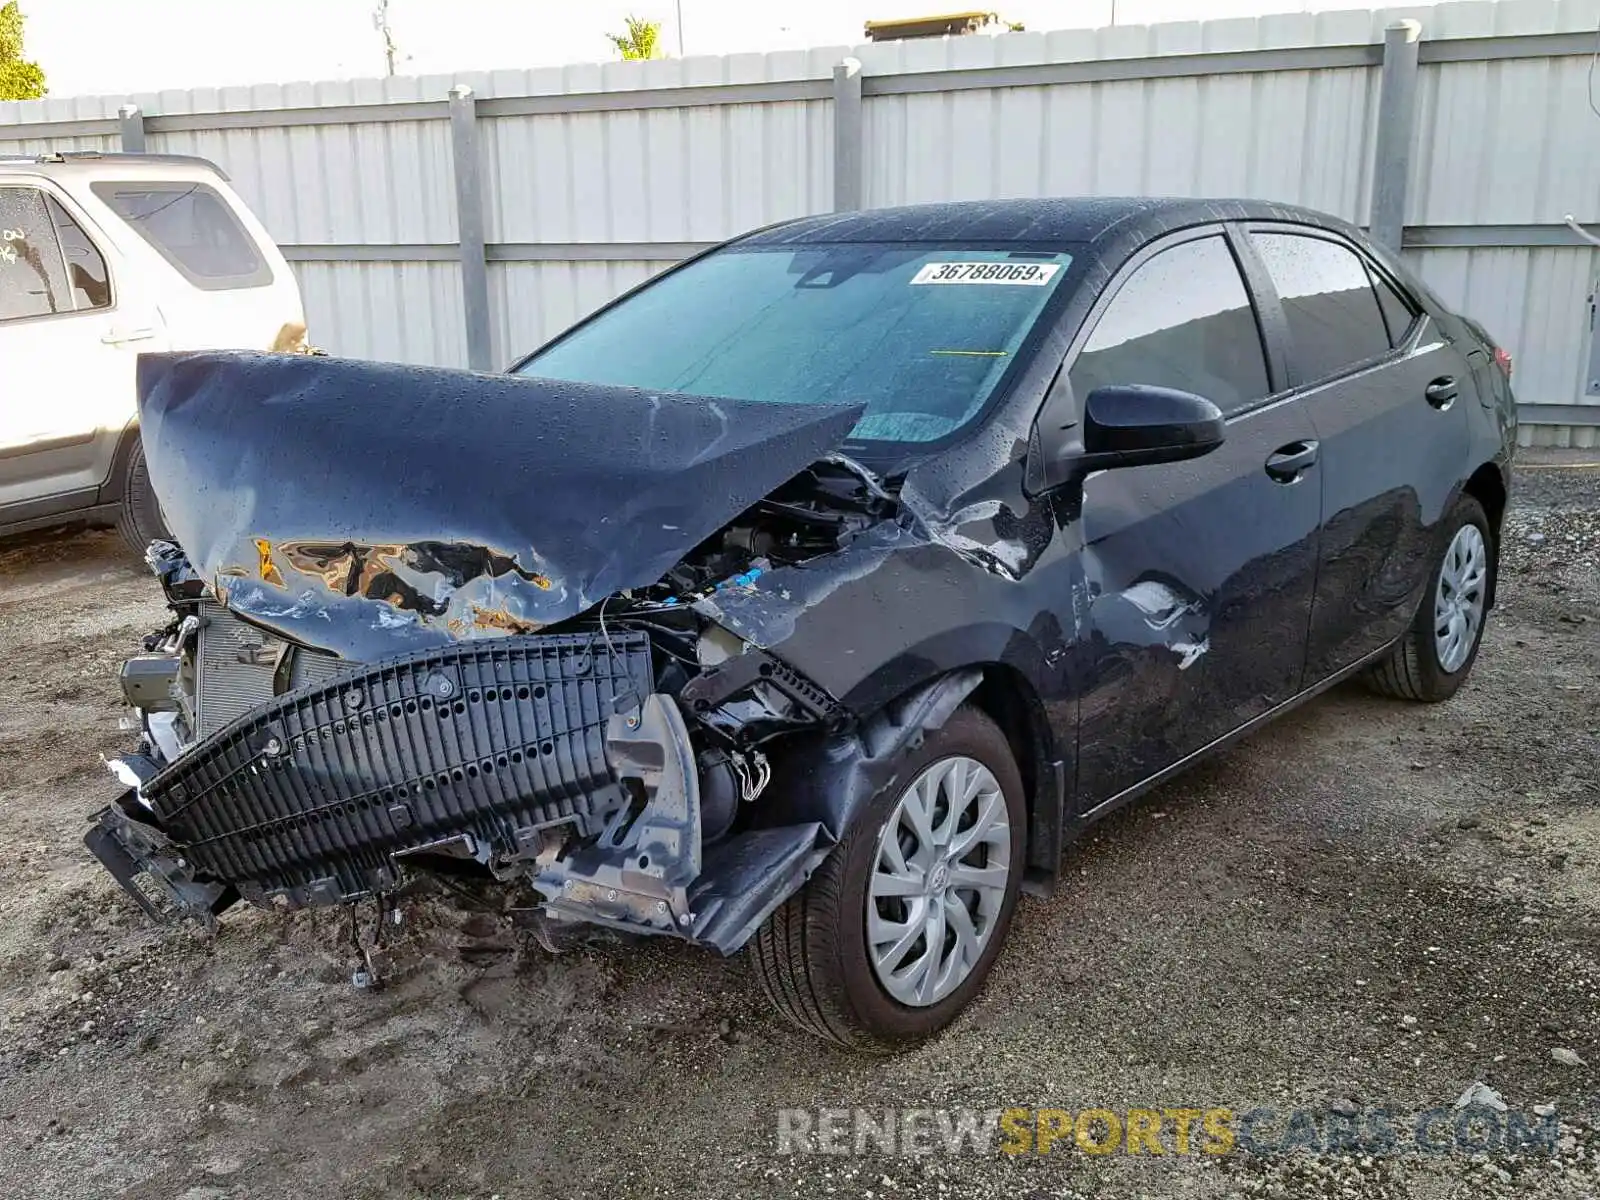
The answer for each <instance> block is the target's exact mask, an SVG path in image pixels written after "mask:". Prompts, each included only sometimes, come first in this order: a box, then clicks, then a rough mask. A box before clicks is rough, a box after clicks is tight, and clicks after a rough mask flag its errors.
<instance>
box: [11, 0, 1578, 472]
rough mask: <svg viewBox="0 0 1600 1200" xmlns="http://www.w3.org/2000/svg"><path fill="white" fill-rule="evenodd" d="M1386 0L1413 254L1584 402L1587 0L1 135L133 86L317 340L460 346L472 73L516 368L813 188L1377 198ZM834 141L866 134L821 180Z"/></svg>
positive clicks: (1447, 292)
mask: <svg viewBox="0 0 1600 1200" xmlns="http://www.w3.org/2000/svg"><path fill="white" fill-rule="evenodd" d="M1402 17H1405V18H1415V19H1417V20H1419V21H1421V22H1422V26H1423V28H1422V38H1421V41H1420V43H1417V44H1416V49H1417V50H1418V51H1419V59H1420V64H1421V65H1420V66H1419V67H1417V68H1415V71H1414V75H1413V71H1412V68H1410V67H1407V68H1406V78H1412V77H1414V78H1415V80H1416V97H1417V102H1416V118H1415V119H1416V130H1415V133H1414V135H1413V136H1412V137H1411V138H1410V139H1409V145H1410V147H1411V153H1410V166H1409V171H1408V172H1402V171H1399V170H1396V171H1394V172H1392V173H1389V174H1386V175H1385V176H1384V178H1385V179H1386V180H1399V181H1401V182H1402V183H1403V185H1404V190H1405V193H1406V194H1405V200H1406V204H1405V211H1404V215H1405V224H1406V241H1407V244H1408V245H1411V246H1413V247H1416V248H1413V249H1410V250H1408V251H1407V254H1408V257H1410V258H1411V259H1412V261H1413V262H1414V263H1415V264H1416V266H1417V268H1418V269H1419V271H1420V272H1421V273H1422V275H1423V277H1424V278H1426V279H1427V280H1428V281H1429V282H1430V284H1431V285H1432V286H1433V287H1435V288H1436V289H1437V290H1438V291H1439V292H1440V294H1441V295H1442V296H1443V297H1444V298H1445V299H1446V300H1447V301H1449V302H1450V303H1452V304H1456V305H1459V306H1460V307H1462V308H1463V309H1464V310H1465V311H1467V312H1470V313H1472V314H1474V315H1475V316H1477V317H1478V318H1479V319H1480V320H1482V321H1483V323H1484V324H1485V325H1486V326H1487V327H1488V328H1490V329H1491V330H1492V331H1493V332H1494V333H1495V334H1496V336H1498V337H1500V338H1502V339H1503V340H1504V342H1505V344H1506V346H1507V347H1508V348H1509V349H1510V350H1511V351H1512V353H1513V354H1514V355H1515V356H1516V361H1517V389H1518V394H1519V396H1520V397H1521V398H1522V400H1523V401H1524V402H1526V403H1529V404H1533V405H1536V404H1541V403H1542V404H1549V405H1564V406H1570V405H1576V404H1581V403H1586V402H1587V401H1585V400H1584V398H1583V397H1582V394H1581V387H1580V382H1579V381H1580V376H1581V359H1582V352H1583V347H1584V345H1585V344H1586V337H1587V324H1586V322H1587V315H1586V313H1587V309H1586V297H1587V296H1588V295H1589V294H1590V291H1591V289H1592V288H1593V286H1594V283H1595V279H1596V276H1597V274H1600V254H1597V253H1596V252H1595V251H1594V250H1592V249H1591V248H1589V247H1587V246H1584V245H1582V244H1581V243H1579V242H1578V241H1577V240H1576V239H1575V238H1573V237H1572V236H1571V235H1570V234H1569V233H1568V232H1567V231H1566V230H1565V229H1564V227H1562V226H1561V225H1560V220H1561V218H1562V216H1563V215H1564V214H1565V213H1567V212H1573V213H1576V214H1577V215H1578V216H1579V217H1580V218H1581V219H1584V220H1586V221H1588V222H1589V223H1591V224H1600V153H1597V152H1596V144H1597V141H1600V116H1596V114H1595V113H1594V112H1593V111H1591V109H1590V105H1589V96H1588V76H1589V70H1590V67H1591V65H1592V63H1593V61H1594V59H1593V57H1592V51H1593V49H1594V48H1595V38H1594V34H1595V31H1596V28H1597V26H1600V0H1499V2H1497V3H1493V4H1489V3H1462V4H1447V5H1440V6H1438V7H1421V8H1414V9H1390V10H1377V11H1371V12H1365V11H1358V12H1328V13H1287V14H1281V15H1277V16H1269V17H1261V18H1247V19H1239V20H1221V21H1207V22H1194V21H1190V22H1174V23H1170V24H1164V25H1153V26H1148V27H1146V26H1131V27H1130V26H1118V27H1114V28H1107V29H1100V30H1067V31H1059V32H1050V33H1026V34H1016V35H1008V36H1005V37H999V38H983V37H968V38H952V39H934V40H923V41H916V42H900V43H887V44H877V45H869V46H862V47H857V48H855V49H846V48H843V47H827V48H822V49H817V50H812V51H786V52H781V53H775V54H740V55H730V56H726V57H719V58H713V57H706V58H691V59H685V60H681V61H680V60H665V61H658V62H649V63H609V64H604V65H593V64H580V65H575V66H568V67H559V68H545V69H538V70H509V71H494V72H478V73H469V74H464V75H459V76H448V77H447V76H428V77H422V78H417V79H404V78H401V79H387V80H354V81H345V82H327V83H297V84H283V85H276V84H274V85H262V86H257V87H247V88H221V89H195V90H191V91H168V92H160V93H150V94H146V95H138V96H132V97H77V98H66V99H55V98H52V99H47V100H44V101H29V102H23V103H4V104H0V154H18V153H21V154H35V153H43V152H47V151H80V150H100V151H107V150H113V149H116V148H117V147H118V146H119V144H120V141H119V129H120V128H121V125H120V124H119V119H118V110H119V107H120V106H122V105H124V104H127V103H130V102H131V103H132V104H134V105H137V106H138V108H139V109H140V110H141V111H142V113H143V120H142V125H135V126H134V127H133V131H134V133H137V132H138V131H139V130H140V129H141V128H142V130H143V133H144V136H145V143H146V146H147V148H148V149H149V150H150V151H152V152H169V153H186V154H199V155H202V156H205V157H207V158H211V159H213V160H215V161H217V162H218V163H219V164H221V165H222V166H223V168H224V169H225V170H227V171H228V172H229V174H230V175H231V177H232V179H233V181H234V185H235V186H236V187H237V188H238V190H239V191H240V193H241V194H242V195H243V196H244V197H245V199H246V200H247V201H248V202H249V203H250V205H251V206H252V207H253V208H254V209H255V211H256V212H257V213H258V214H259V215H260V216H261V218H262V220H263V221H264V222H265V224H266V226H267V228H268V229H269V230H270V231H271V232H272V234H273V236H274V237H275V238H276V239H277V240H278V241H279V242H280V244H282V245H284V247H285V250H286V253H287V254H288V255H289V257H290V259H291V261H293V262H294V264H295V270H296V272H297V274H298V275H299V278H300V280H301V285H302V290H303V292H304V294H305V300H306V308H307V313H308V317H309V322H310V325H311V330H312V337H313V339H314V340H315V341H316V342H318V343H319V344H321V345H323V346H326V347H327V348H329V349H331V350H333V351H335V352H337V353H342V354H354V355H363V356H370V357H377V358H385V359H394V360H397V361H402V362H418V363H423V362H431V363H439V364H448V365H465V363H466V362H467V346H468V343H469V339H468V338H467V336H466V333H465V330H464V328H463V321H464V318H463V307H464V305H465V304H466V299H468V298H470V297H466V296H465V293H464V292H463V285H462V278H463V273H464V272H465V273H466V274H467V275H468V276H469V277H475V278H477V279H479V280H481V279H482V278H483V265H482V263H481V262H478V257H477V251H476V250H475V249H473V250H469V251H468V254H469V256H470V257H471V258H472V259H473V261H472V262H466V263H464V262H463V260H462V253H463V252H462V251H461V250H460V249H459V247H458V241H459V240H460V234H459V229H460V226H459V224H458V220H457V213H456V205H457V196H458V191H457V187H456V181H455V170H456V167H455V156H454V152H453V143H452V132H451V128H452V127H451V124H450V122H449V120H448V119H447V118H448V114H449V107H448V103H447V97H448V95H449V93H450V90H451V88H452V87H453V86H454V85H457V84H466V85H468V86H469V87H470V88H471V89H472V93H473V101H474V105H475V109H474V113H475V117H473V118H472V119H469V120H468V122H467V128H468V130H469V131H470V136H471V144H472V145H474V146H475V147H476V149H475V150H474V151H473V152H472V153H469V154H467V155H466V157H465V159H464V162H465V164H466V165H467V167H468V168H469V169H472V170H475V171H476V173H477V175H478V180H479V185H480V186H479V191H480V192H481V195H482V196H483V198H484V199H483V204H484V213H483V218H484V226H485V228H486V243H487V244H486V246H485V248H484V252H483V257H484V258H486V259H487V264H488V265H487V279H488V292H489V317H488V321H487V324H488V330H487V338H488V344H489V350H490V357H491V359H492V360H493V361H494V362H495V363H496V364H504V363H506V362H509V361H510V360H511V359H513V358H514V357H516V356H517V355H519V354H521V353H523V352H525V351H526V350H527V349H529V348H531V347H532V346H533V345H536V344H537V343H539V342H540V341H542V340H544V339H546V338H547V337H549V336H550V335H552V334H553V333H555V332H558V331H559V330H560V329H561V328H562V327H564V326H565V325H567V324H569V323H570V322H571V321H572V320H574V319H576V318H577V317H579V316H581V315H583V314H584V313H586V312H588V311H591V310H592V309H593V308H595V307H597V306H598V305H600V304H602V303H604V302H605V301H607V300H609V299H610V298H612V297H613V296H615V295H617V294H618V293H619V292H621V291H624V290H626V289H627V288H629V287H631V286H634V285H635V284H637V283H638V282H640V281H642V280H643V279H645V278H647V277H648V276H649V275H651V274H653V273H655V272H656V271H659V270H660V269H662V268H663V267H665V266H667V265H668V264H670V263H671V262H673V261H675V260H676V259H677V258H680V257H681V256H682V255H683V254H685V253H689V252H692V251H693V249H695V248H696V247H697V246H699V245H702V244H705V243H707V242H712V241H717V240H720V239H722V238H725V237H728V236H731V235H733V234H736V233H738V232H740V231H742V230H745V229H748V228H752V227H755V226H759V225H764V224H768V223H770V222H773V221H778V220H783V219H787V218H790V217H796V216H802V215H806V214H809V213H818V212H824V211H827V210H828V209H830V208H831V207H833V205H834V203H835V200H836V194H837V195H844V196H847V201H841V202H849V203H854V202H855V200H856V198H858V197H859V198H860V199H861V200H862V201H863V202H864V203H865V204H866V205H868V206H881V205H889V204H902V203H915V202H922V201H939V200H953V199H987V198H1001V197H1012V196H1029V195H1062V194H1075V193H1080V194H1099V195H1107V194H1115V193H1135V194H1138V193H1157V194H1176V195H1193V196H1226V195H1234V196H1251V197H1262V198H1268V199H1274V200H1282V201H1289V202H1293V203H1299V204H1304V205H1308V206H1310V207H1313V208H1318V209H1323V210H1326V211H1329V212H1333V213H1336V214H1338V215H1340V216H1343V217H1346V218H1349V219H1352V220H1355V221H1358V222H1363V223H1364V222H1365V221H1366V220H1367V218H1368V216H1369V211H1370V206H1371V202H1372V201H1371V198H1372V195H1373V191H1374V186H1373V185H1374V180H1373V172H1374V169H1375V168H1374V165H1373V164H1374V157H1375V154H1376V152H1377V151H1376V147H1377V142H1378V138H1377V128H1378V123H1379V121H1380V103H1379V101H1380V77H1381V74H1382V72H1381V65H1382V63H1383V61H1384V59H1383V55H1384V49H1383V47H1384V41H1385V29H1386V28H1388V27H1389V26H1390V25H1391V24H1392V23H1393V22H1394V21H1395V20H1396V19H1397V18H1402ZM847 55H851V56H853V57H854V58H855V59H858V60H859V62H860V64H861V66H860V71H859V72H858V73H857V72H854V71H853V69H846V70H845V71H844V73H843V74H842V75H841V76H840V77H839V78H840V79H843V80H845V81H847V82H848V84H849V86H850V87H851V88H852V89H857V90H853V91H851V92H850V94H849V97H848V103H844V102H843V100H841V102H840V103H835V101H834V100H833V97H834V96H835V94H836V93H835V88H837V87H839V86H841V85H840V84H839V82H838V81H837V80H836V78H835V73H834V68H835V66H836V65H838V64H840V63H841V62H842V60H844V59H845V57H846V56H847ZM1391 66H1393V60H1391ZM838 94H839V95H840V96H841V97H844V95H845V94H844V93H838ZM857 98H859V108H858V107H857V103H858V101H857ZM841 112H842V113H844V114H845V115H844V117H843V119H842V121H841V122H838V127H837V128H836V117H837V116H838V114H839V113H841ZM857 112H859V125H857V124H856V123H855V120H854V119H853V115H854V114H855V113H857ZM8 126H9V127H10V130H9V134H10V136H8V128H7V127H8ZM1387 127H1388V128H1401V126H1400V125H1398V124H1397V123H1395V122H1392V121H1391V122H1390V123H1389V125H1388V126H1387ZM458 133H459V130H458ZM462 136H463V137H465V136H466V135H462ZM462 144H463V145H466V144H468V143H467V142H465V141H463V143H462ZM1390 144H1391V146H1399V147H1402V148H1403V147H1405V146H1406V145H1407V144H1408V142H1407V139H1405V138H1401V139H1399V140H1398V141H1395V140H1394V139H1391V140H1390ZM836 155H849V156H852V157H850V158H849V159H848V161H849V162H850V163H851V166H850V168H849V170H848V171H846V172H845V173H842V174H840V176H839V179H840V182H841V185H842V186H843V190H842V191H840V192H838V193H836V190H835V157H836ZM856 156H858V157H856ZM1403 160H1404V156H1403V155H1402V156H1399V158H1397V159H1396V162H1397V163H1399V162H1403ZM841 161H844V160H841ZM857 162H859V164H860V170H861V176H860V180H861V182H860V188H859V190H858V189H857V185H856V182H855V181H856V175H855V173H854V172H855V164H856V163H857ZM460 194H463V195H470V194H472V190H471V189H468V190H467V191H465V192H462V193H460ZM1393 194H1394V195H1395V196H1396V197H1398V195H1399V190H1398V185H1397V186H1396V189H1395V190H1394V192H1393ZM1387 211H1390V212H1392V213H1398V212H1399V211H1400V210H1399V209H1398V207H1394V208H1391V209H1389V210H1387ZM469 241H470V239H469ZM1441 242H1442V243H1444V244H1443V245H1440V243H1441ZM1424 244H1425V245H1427V247H1428V248H1420V247H1421V246H1422V245H1424ZM477 286H478V285H474V286H473V289H472V295H473V296H477V295H481V292H479V291H478V290H477ZM467 307H469V308H470V307H471V306H470V305H467ZM480 328H481V327H480ZM476 344H477V345H479V347H480V350H479V353H480V354H481V353H482V344H483V343H482V338H481V336H480V338H479V340H478V342H477V343H476ZM1595 407H1596V411H1597V413H1600V405H1596V406H1595ZM1568 411H1571V410H1568ZM1528 418H1529V419H1530V420H1537V419H1538V412H1537V409H1530V410H1529V412H1528ZM1530 436H1531V435H1530ZM1539 436H1541V437H1544V436H1554V437H1566V438H1567V439H1568V440H1569V441H1571V440H1572V439H1573V438H1574V437H1578V438H1580V439H1581V438H1582V437H1587V436H1589V435H1588V434H1587V433H1580V434H1574V433H1573V432H1572V431H1571V430H1568V431H1567V432H1566V433H1560V432H1557V433H1556V434H1551V435H1545V434H1540V435H1539Z"/></svg>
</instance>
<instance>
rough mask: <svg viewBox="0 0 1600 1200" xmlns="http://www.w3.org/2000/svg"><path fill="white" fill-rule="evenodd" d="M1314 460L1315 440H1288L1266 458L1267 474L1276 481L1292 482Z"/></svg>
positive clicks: (1304, 471)
mask: <svg viewBox="0 0 1600 1200" xmlns="http://www.w3.org/2000/svg"><path fill="white" fill-rule="evenodd" d="M1316 461H1317V443H1316V442H1290V443H1289V444H1288V445H1287V446H1281V447H1279V448H1278V449H1277V450H1276V451H1275V452H1274V453H1273V454H1272V456H1271V457H1270V458H1268V459H1267V474H1268V475H1270V476H1272V478H1273V479H1274V480H1276V481H1277V482H1278V483H1294V482H1295V481H1296V480H1298V479H1299V478H1300V476H1302V475H1304V474H1305V473H1306V470H1307V469H1308V468H1309V467H1311V466H1312V465H1313V464H1314V463H1315V462H1316Z"/></svg>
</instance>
